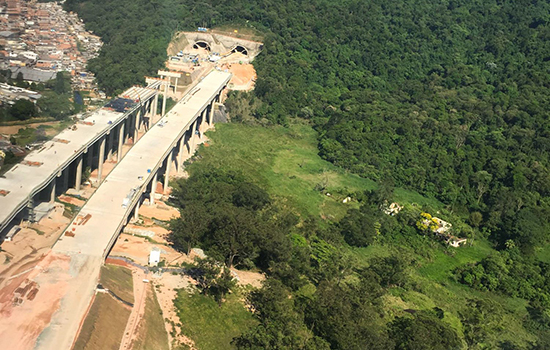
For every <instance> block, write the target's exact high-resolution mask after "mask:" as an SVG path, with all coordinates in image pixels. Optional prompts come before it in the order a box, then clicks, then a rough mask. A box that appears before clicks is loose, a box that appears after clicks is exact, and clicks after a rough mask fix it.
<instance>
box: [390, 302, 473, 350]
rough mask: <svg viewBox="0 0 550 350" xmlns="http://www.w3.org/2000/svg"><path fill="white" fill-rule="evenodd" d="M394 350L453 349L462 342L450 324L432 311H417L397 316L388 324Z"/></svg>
mask: <svg viewBox="0 0 550 350" xmlns="http://www.w3.org/2000/svg"><path fill="white" fill-rule="evenodd" d="M390 334H391V338H392V339H393V340H394V341H395V350H423V349H430V350H453V349H456V350H458V349H461V348H462V343H461V341H460V338H459V337H458V335H457V334H456V332H455V331H454V330H453V329H452V328H451V326H450V325H448V324H447V323H445V322H444V321H443V320H441V319H440V318H439V317H438V316H437V314H436V313H435V312H433V311H417V312H416V313H415V314H414V316H413V317H409V316H404V317H397V318H396V319H395V320H394V321H393V322H391V324H390Z"/></svg>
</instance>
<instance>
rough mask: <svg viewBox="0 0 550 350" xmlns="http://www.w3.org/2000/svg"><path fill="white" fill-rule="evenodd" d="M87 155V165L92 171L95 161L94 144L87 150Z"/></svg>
mask: <svg viewBox="0 0 550 350" xmlns="http://www.w3.org/2000/svg"><path fill="white" fill-rule="evenodd" d="M86 155H87V156H88V159H87V160H86V167H87V168H90V171H92V164H93V161H94V146H93V145H92V146H90V147H88V149H87V150H86Z"/></svg>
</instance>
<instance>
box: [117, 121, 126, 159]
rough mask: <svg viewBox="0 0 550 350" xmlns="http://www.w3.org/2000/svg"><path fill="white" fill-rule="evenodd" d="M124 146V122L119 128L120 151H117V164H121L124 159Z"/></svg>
mask: <svg viewBox="0 0 550 350" xmlns="http://www.w3.org/2000/svg"><path fill="white" fill-rule="evenodd" d="M123 144H124V122H122V123H120V126H119V128H118V150H117V163H120V160H121V159H122V145H123Z"/></svg>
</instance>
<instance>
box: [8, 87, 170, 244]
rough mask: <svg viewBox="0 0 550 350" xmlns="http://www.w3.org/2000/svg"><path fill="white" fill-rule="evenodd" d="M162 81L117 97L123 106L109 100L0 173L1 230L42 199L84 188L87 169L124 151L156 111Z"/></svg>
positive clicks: (29, 216) (27, 213)
mask: <svg viewBox="0 0 550 350" xmlns="http://www.w3.org/2000/svg"><path fill="white" fill-rule="evenodd" d="M160 86H161V82H160V81H156V82H153V83H152V84H150V85H149V86H148V87H133V88H130V89H128V90H127V91H125V92H124V94H123V95H122V96H121V97H120V98H118V99H116V100H115V102H116V101H123V102H124V103H126V105H125V108H123V109H118V110H116V109H113V108H110V107H109V105H108V106H106V108H101V109H99V110H97V111H95V112H93V113H92V114H91V115H90V116H88V117H87V118H86V119H84V120H81V121H79V122H78V123H77V124H76V125H75V126H74V127H71V128H68V129H66V130H65V131H63V132H61V133H60V134H59V135H57V136H56V137H55V138H54V139H53V140H51V141H48V142H46V143H45V144H44V145H42V146H41V147H40V148H39V149H37V150H35V151H33V152H31V153H30V154H29V155H28V156H26V157H25V159H24V161H22V162H21V163H19V164H18V165H16V166H14V167H13V168H12V169H10V170H9V171H8V172H7V173H6V174H4V176H2V177H0V236H1V233H4V234H5V233H7V231H8V230H9V229H10V226H13V225H17V224H19V222H20V221H21V220H22V219H23V220H29V221H31V222H32V221H34V218H33V209H34V207H35V206H36V204H37V203H39V202H48V201H49V202H53V201H54V200H55V197H56V195H58V194H61V193H63V192H65V191H66V190H67V189H68V188H69V187H70V186H71V185H73V186H74V187H75V188H76V189H77V190H79V189H80V184H81V181H82V175H83V172H84V171H85V169H86V168H87V169H90V170H94V169H98V177H99V178H101V175H102V168H103V163H104V161H105V158H109V157H110V155H111V154H112V153H113V152H115V153H116V152H118V154H119V157H118V159H119V160H120V158H121V157H120V156H121V155H122V152H121V151H122V145H123V144H124V143H126V142H127V141H128V140H129V139H133V140H135V139H136V137H137V134H138V130H139V129H140V128H144V127H145V123H143V122H144V121H145V120H147V121H149V119H152V118H153V116H154V115H155V114H156V108H157V104H158V98H157V96H158V89H159V88H160Z"/></svg>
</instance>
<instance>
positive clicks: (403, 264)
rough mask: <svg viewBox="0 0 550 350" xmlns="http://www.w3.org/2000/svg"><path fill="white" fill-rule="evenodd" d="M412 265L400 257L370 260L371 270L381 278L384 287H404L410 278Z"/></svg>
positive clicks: (393, 256)
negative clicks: (409, 270) (409, 273)
mask: <svg viewBox="0 0 550 350" xmlns="http://www.w3.org/2000/svg"><path fill="white" fill-rule="evenodd" d="M409 266H410V263H409V262H408V261H406V259H405V258H403V257H402V256H399V255H391V256H388V257H379V258H373V259H371V260H370V266H369V269H370V270H372V271H373V272H374V273H376V275H378V277H379V278H380V285H381V286H383V287H390V286H403V285H404V284H405V283H406V281H407V277H408V267H409Z"/></svg>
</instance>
